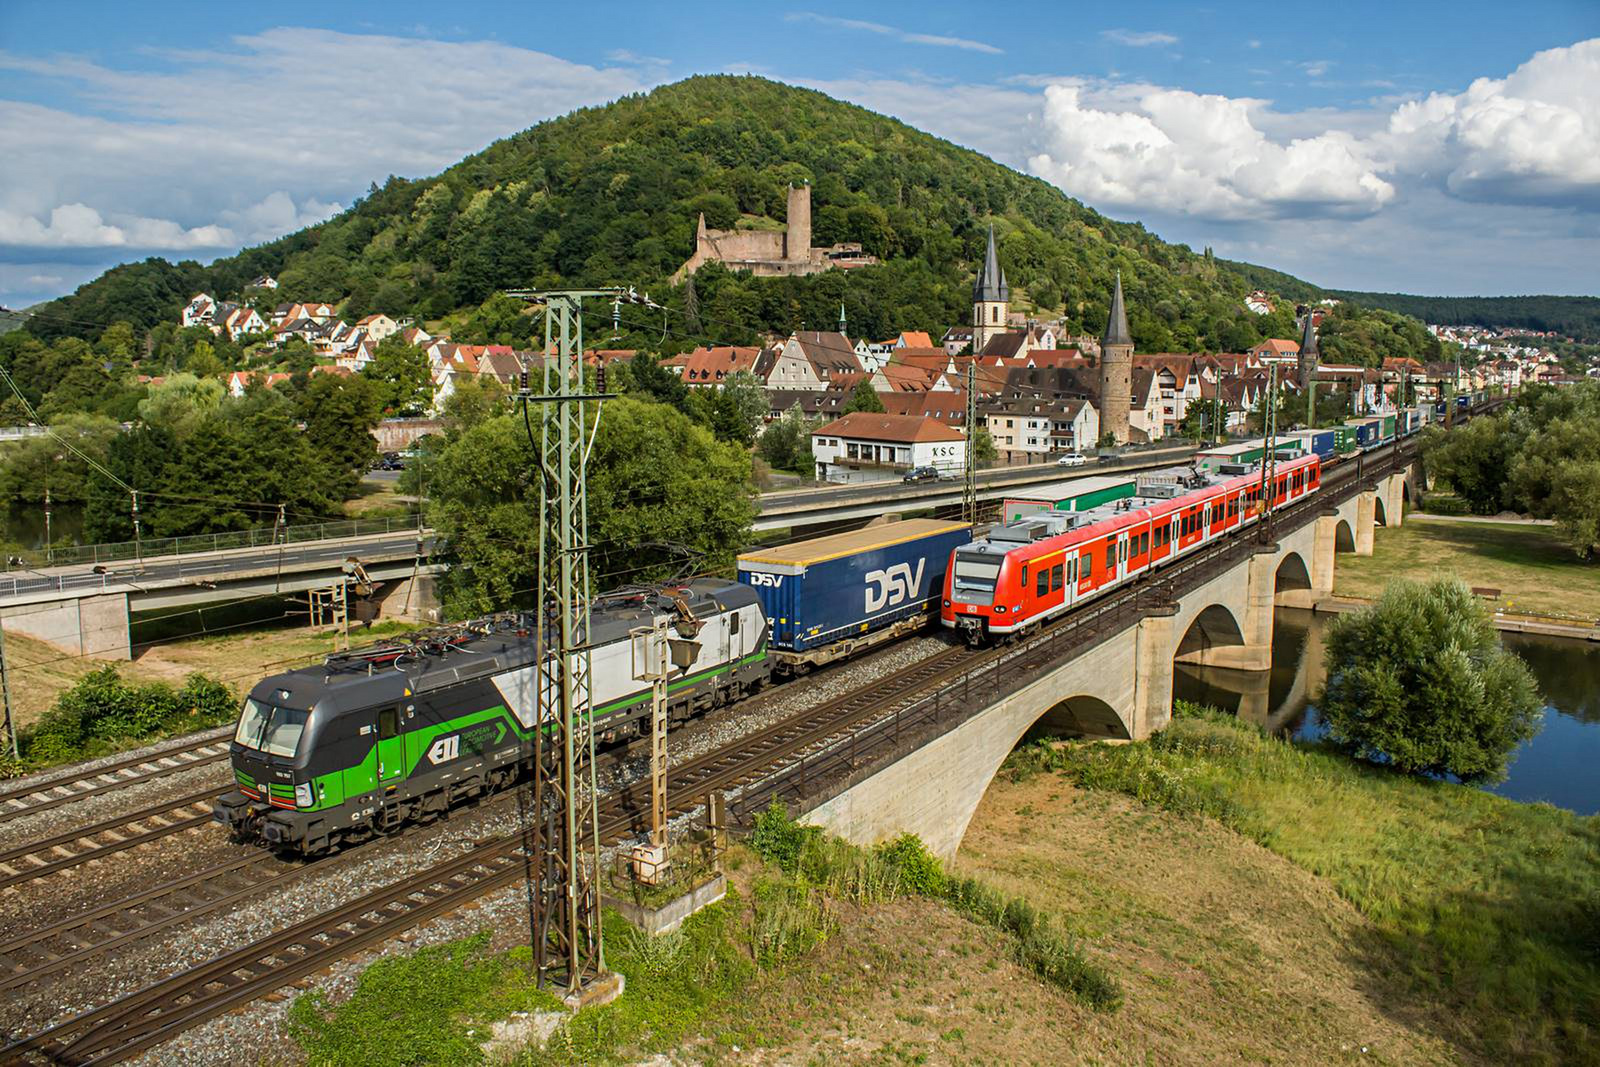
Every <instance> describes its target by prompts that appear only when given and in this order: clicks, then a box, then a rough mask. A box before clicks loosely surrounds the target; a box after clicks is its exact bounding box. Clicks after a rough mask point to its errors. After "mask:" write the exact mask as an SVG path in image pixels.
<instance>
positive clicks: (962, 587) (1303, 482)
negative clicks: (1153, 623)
mask: <svg viewBox="0 0 1600 1067" xmlns="http://www.w3.org/2000/svg"><path fill="white" fill-rule="evenodd" d="M1273 470H1274V472H1273V487H1272V492H1271V499H1270V501H1269V502H1268V503H1267V504H1266V505H1265V506H1264V505H1263V504H1262V500H1261V497H1262V474H1261V469H1260V467H1254V468H1252V469H1251V470H1250V471H1249V472H1243V471H1236V472H1234V473H1219V474H1215V475H1213V474H1205V473H1201V472H1199V471H1198V470H1196V469H1194V468H1189V467H1176V468H1170V469H1167V470H1162V471H1157V472H1153V473H1152V474H1150V475H1145V476H1143V477H1140V478H1139V479H1138V481H1137V490H1136V495H1135V496H1133V497H1131V498H1125V499H1122V500H1116V501H1112V502H1110V503H1107V504H1103V505H1101V506H1099V507H1096V508H1091V509H1089V510H1087V511H1081V512H1046V513H1043V514H1040V515H1035V516H1029V517H1027V518H1025V519H1022V520H1021V521H1018V522H1012V523H1008V524H1007V525H1005V526H1000V527H996V528H995V529H993V530H991V531H990V532H989V534H988V536H987V537H985V538H982V539H980V540H976V541H973V542H972V543H971V544H968V545H962V546H961V547H959V548H957V549H956V550H955V551H954V552H952V553H951V557H950V566H949V568H948V569H947V570H946V571H945V578H944V598H943V601H942V605H941V607H940V613H939V618H940V621H941V622H942V623H943V624H944V625H945V626H949V627H953V628H955V629H958V630H960V631H962V633H963V635H964V636H965V637H966V639H967V641H968V643H970V644H973V645H978V644H982V643H983V642H984V641H985V640H986V639H987V638H989V637H990V636H991V635H993V636H1005V635H1010V634H1015V633H1018V632H1020V631H1022V630H1025V629H1027V628H1029V627H1032V626H1035V625H1037V624H1039V623H1041V622H1043V621H1045V620H1046V619H1050V618H1053V617H1055V616H1056V615H1059V614H1061V613H1062V612H1064V611H1067V610H1068V609H1069V608H1071V607H1072V606H1073V605H1075V604H1080V603H1082V602H1083V601H1085V600H1088V599H1090V598H1091V597H1095V596H1099V595H1100V594H1102V593H1104V592H1106V591H1107V590H1110V589H1114V588H1116V587H1118V586H1120V585H1123V584H1124V583H1126V582H1128V581H1131V580H1133V579H1134V578H1136V577H1138V576H1139V575H1141V574H1143V573H1145V572H1146V571H1147V570H1149V569H1150V568H1152V567H1161V566H1164V565H1166V564H1167V563H1169V562H1171V561H1172V560H1174V559H1177V558H1179V557H1181V556H1185V555H1188V554H1189V553H1191V552H1193V551H1195V550H1196V549H1197V548H1199V547H1200V546H1202V545H1205V544H1208V543H1210V542H1212V541H1215V540H1216V539H1217V538H1219V537H1225V536H1227V535H1228V534H1229V533H1231V532H1233V531H1235V530H1238V529H1241V528H1242V527H1244V526H1247V525H1249V524H1251V523H1254V522H1256V521H1257V520H1258V519H1259V518H1260V517H1261V515H1262V514H1263V513H1264V512H1265V511H1266V510H1268V509H1270V508H1278V507H1282V506H1283V505H1284V504H1285V503H1287V502H1289V501H1291V500H1298V499H1299V498H1301V497H1303V496H1305V495H1306V494H1307V493H1314V492H1316V490H1317V488H1318V486H1320V485H1321V484H1322V463H1321V459H1320V458H1319V457H1318V456H1316V455H1300V456H1296V457H1294V458H1284V459H1279V460H1278V461H1277V463H1276V464H1275V466H1274V469H1273Z"/></svg>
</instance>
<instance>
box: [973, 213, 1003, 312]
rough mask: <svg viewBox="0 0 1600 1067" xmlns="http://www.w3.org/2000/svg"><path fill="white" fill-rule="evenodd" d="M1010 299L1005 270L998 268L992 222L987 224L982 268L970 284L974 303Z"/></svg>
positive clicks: (998, 262) (1001, 301) (999, 301)
mask: <svg viewBox="0 0 1600 1067" xmlns="http://www.w3.org/2000/svg"><path fill="white" fill-rule="evenodd" d="M1010 299H1011V287H1010V286H1008V285H1006V272H1005V271H1003V270H1001V269H1000V256H999V254H998V253H996V252H995V249H994V223H992V222H991V223H990V224H989V249H988V251H986V252H985V253H984V255H983V269H982V270H980V271H979V272H978V280H977V281H976V282H975V283H973V286H972V302H973V303H974V304H988V303H1002V304H1003V303H1006V302H1008V301H1009V300H1010Z"/></svg>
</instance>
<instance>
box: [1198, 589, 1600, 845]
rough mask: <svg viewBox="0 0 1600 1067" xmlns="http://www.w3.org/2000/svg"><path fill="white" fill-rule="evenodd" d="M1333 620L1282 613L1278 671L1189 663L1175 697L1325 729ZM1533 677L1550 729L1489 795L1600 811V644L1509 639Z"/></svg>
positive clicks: (1278, 723)
mask: <svg viewBox="0 0 1600 1067" xmlns="http://www.w3.org/2000/svg"><path fill="white" fill-rule="evenodd" d="M1331 618H1332V616H1329V615H1317V614H1313V613H1311V612H1309V611H1297V610H1292V609H1288V608H1279V609H1278V615H1277V620H1276V625H1275V627H1274V635H1273V641H1272V669H1271V670H1270V671H1264V672H1263V671H1232V670H1221V669H1218V668H1214V667H1190V666H1187V665H1182V664H1180V665H1179V666H1178V668H1177V670H1176V673H1175V676H1174V678H1173V695H1174V696H1176V697H1178V698H1180V699H1183V700H1192V701H1194V702H1196V703H1199V704H1212V705H1215V706H1216V707H1219V708H1222V709H1223V710H1225V711H1231V712H1235V713H1237V714H1238V715H1240V716H1241V717H1242V718H1245V719H1248V720H1250V721H1252V722H1255V723H1257V724H1259V725H1261V726H1265V727H1267V728H1268V729H1271V730H1273V731H1274V732H1276V733H1279V734H1282V735H1284V736H1289V737H1293V738H1295V739H1297V740H1314V739H1316V738H1317V737H1320V736H1321V735H1322V734H1323V733H1324V732H1325V730H1326V727H1325V726H1324V725H1323V722H1322V719H1321V717H1320V716H1319V715H1318V714H1317V708H1316V704H1315V703H1314V699H1313V698H1314V697H1315V695H1316V692H1317V690H1319V689H1320V688H1321V687H1322V682H1323V678H1324V677H1325V673H1324V668H1323V635H1324V632H1325V630H1326V628H1327V626H1328V623H1329V621H1330V620H1331ZM1501 637H1502V639H1503V640H1504V641H1505V644H1506V647H1507V648H1509V649H1511V650H1512V651H1514V652H1516V653H1517V654H1518V655H1519V656H1521V657H1522V658H1523V659H1524V660H1525V661H1526V662H1527V664H1528V667H1529V668H1530V669H1531V670H1532V671H1533V676H1534V678H1535V679H1537V680H1538V683H1539V689H1540V692H1542V693H1543V694H1544V699H1545V701H1546V703H1545V709H1544V726H1543V728H1542V729H1541V730H1540V731H1539V734H1538V735H1537V736H1536V737H1534V738H1533V739H1532V740H1531V741H1528V742H1527V743H1526V744H1524V745H1523V746H1522V747H1521V748H1520V749H1518V750H1517V753H1516V756H1515V758H1514V759H1513V760H1512V762H1511V766H1510V769H1509V773H1508V775H1507V777H1506V780H1505V781H1503V782H1500V783H1497V784H1495V785H1492V786H1488V787H1487V788H1488V789H1489V790H1490V791H1491V792H1494V793H1498V794H1500V795H1501V796H1505V797H1510V798H1511V799H1513V800H1526V801H1537V800H1542V801H1547V802H1549V803H1551V804H1554V805H1556V806H1557V807H1562V808H1566V809H1568V810H1570V811H1575V812H1577V813H1578V814H1580V815H1594V814H1600V774H1596V773H1595V768H1596V767H1600V645H1597V644H1592V643H1588V642H1583V641H1571V640H1565V639H1562V638H1555V637H1535V636H1531V635H1527V634H1510V633H1508V634H1502V635H1501Z"/></svg>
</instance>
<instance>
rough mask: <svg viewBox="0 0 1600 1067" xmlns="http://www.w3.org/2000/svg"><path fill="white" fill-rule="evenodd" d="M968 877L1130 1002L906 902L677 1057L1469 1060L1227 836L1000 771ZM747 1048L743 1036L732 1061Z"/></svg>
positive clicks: (964, 860)
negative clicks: (1021, 900)
mask: <svg viewBox="0 0 1600 1067" xmlns="http://www.w3.org/2000/svg"><path fill="white" fill-rule="evenodd" d="M956 866H957V868H958V869H959V870H961V871H963V872H965V873H968V874H974V875H978V876H980V877H982V878H983V879H984V880H986V881H988V882H990V883H991V884H994V885H996V886H998V887H1001V888H1003V889H1005V890H1006V891H1008V892H1010V893H1015V894H1018V895H1021V896H1023V897H1026V898H1027V899H1029V900H1030V901H1032V902H1033V903H1034V904H1036V905H1038V906H1040V907H1041V908H1045V909H1047V910H1049V911H1051V912H1053V913H1055V914H1056V915H1058V916H1061V917H1064V918H1065V919H1066V920H1067V921H1068V922H1069V923H1070V924H1071V926H1072V928H1073V929H1075V930H1076V931H1078V933H1079V935H1080V936H1081V938H1082V944H1083V945H1084V946H1085V947H1086V948H1087V949H1088V951H1089V954H1090V955H1091V956H1092V957H1093V958H1094V959H1096V960H1097V961H1098V962H1100V963H1102V964H1104V965H1105V966H1106V967H1107V968H1108V969H1109V970H1110V971H1111V973H1112V974H1114V975H1115V976H1116V978H1117V979H1118V981H1120V982H1121V983H1122V987H1123V991H1124V994H1125V1002H1124V1004H1123V1006H1122V1007H1121V1009H1120V1010H1119V1011H1117V1012H1116V1013H1114V1014H1097V1013H1096V1012H1094V1011H1091V1010H1090V1009H1088V1008H1086V1007H1083V1006H1082V1005H1080V1004H1078V1003H1077V1002H1076V1001H1075V1000H1073V999H1072V998H1071V997H1070V996H1068V995H1067V994H1065V993H1062V992H1059V991H1057V990H1055V989H1053V988H1051V987H1049V986H1046V985H1045V984H1044V983H1042V982H1041V981H1040V980H1039V979H1037V978H1036V977H1034V976H1033V975H1032V974H1031V973H1029V972H1026V971H1024V970H1023V969H1021V968H1020V967H1018V966H1017V965H1016V964H1015V963H1013V962H1012V960H1011V959H1010V957H1009V956H1008V954H1007V947H1006V940H1005V939H1004V938H1003V937H1002V936H1001V935H1000V934H998V933H997V932H995V931H994V930H991V929H989V928H987V927H982V926H979V925H977V924H975V923H973V922H970V921H968V920H966V919H964V918H961V917H960V916H958V915H956V914H954V913H953V912H951V911H950V910H949V909H947V908H944V907H942V906H939V905H933V904H928V903H924V902H919V901H902V902H898V903H896V904H893V905H890V906H886V907H881V908H877V909H873V910H871V911H868V912H865V913H861V914H858V915H857V916H856V917H854V918H853V919H851V920H850V921H848V922H847V923H846V924H845V925H844V927H843V928H841V930H840V931H839V932H838V933H837V934H836V935H835V936H834V937H833V938H832V939H831V940H830V941H829V943H828V944H826V945H825V946H823V948H822V949H821V950H820V952H819V953H818V955H817V957H816V965H815V967H812V968H805V969H803V970H802V972H801V973H800V974H797V975H794V976H791V977H789V978H787V979H785V980H783V981H781V982H775V983H774V984H773V985H772V987H771V988H763V989H759V990H756V991H754V992H753V995H752V997H751V998H750V1001H749V1002H748V1003H746V1004H743V1005H741V1006H740V1008H739V1011H738V1014H737V1016H736V1017H731V1018H729V1019H726V1020H723V1022H722V1025H721V1027H717V1026H713V1027H709V1028H702V1030H701V1033H702V1034H705V1035H707V1036H706V1037H704V1038H703V1039H701V1040H700V1041H697V1042H693V1043H690V1044H688V1045H686V1046H685V1047H683V1048H682V1049H680V1054H679V1059H680V1060H682V1061H685V1062H695V1061H708V1062H726V1063H733V1062H755V1063H774V1064H776V1063H783V1064H790V1063H794V1064H802V1063H803V1064H835V1063H899V1062H906V1063H1000V1062H1004V1063H1024V1064H1026V1063H1036V1064H1068V1063H1099V1064H1106V1063H1115V1064H1120V1063H1155V1064H1217V1063H1280V1064H1281V1063H1291V1064H1300V1063H1304V1064H1327V1063H1404V1064H1416V1063H1438V1062H1461V1061H1462V1060H1463V1056H1462V1055H1461V1053H1460V1052H1459V1051H1458V1050H1457V1049H1455V1048H1453V1047H1451V1046H1449V1045H1448V1044H1446V1043H1445V1042H1444V1041H1442V1040H1441V1039H1440V1038H1438V1037H1435V1036H1434V1033H1433V1027H1432V1025H1431V1023H1432V1022H1434V1021H1435V1020H1432V1019H1430V1016H1429V1013H1428V1011H1427V1010H1426V1009H1422V1010H1417V1009H1415V1008H1414V1006H1413V1005H1414V1001H1415V998H1414V997H1413V996H1411V995H1410V994H1408V993H1407V991H1406V989H1405V987H1404V986H1403V985H1402V984H1401V982H1402V979H1401V978H1400V977H1399V972H1398V969H1397V968H1395V967H1394V966H1393V965H1392V961H1391V960H1390V958H1389V957H1388V955H1387V952H1386V950H1384V949H1382V948H1381V947H1375V946H1376V944H1377V943H1376V938H1375V936H1374V933H1373V931H1372V930H1371V928H1370V926H1369V924H1367V923H1366V922H1365V920H1363V919H1362V918H1361V916H1360V915H1358V914H1357V913H1356V911H1355V910H1354V909H1353V908H1352V907H1351V906H1349V905H1348V904H1347V903H1345V902H1344V901H1343V900H1342V899H1340V898H1339V897H1338V896H1337V895H1336V894H1335V893H1334V891H1333V890H1332V889H1331V888H1330V887H1329V885H1328V884H1327V883H1325V882H1323V881H1321V880H1319V879H1318V878H1316V877H1315V876H1314V875H1312V874H1309V873H1308V872H1306V871H1304V870H1301V869H1299V868H1297V867H1294V866H1293V865H1291V864H1290V863H1289V862H1288V861H1286V860H1284V859H1282V858H1280V857H1278V856H1275V855H1273V854H1272V853H1270V852H1268V851H1266V850H1265V849H1262V848H1260V847H1259V846H1257V845H1255V844H1253V843H1251V842H1249V841H1247V840H1246V839H1244V838H1242V837H1240V836H1238V835H1237V834H1234V833H1232V832H1230V831H1228V830H1226V829H1223V828H1222V827H1220V826H1218V825H1217V824H1215V823H1212V822H1205V821H1200V820H1193V819H1187V818H1183V817H1180V816H1175V815H1171V814H1168V813H1165V812H1159V811H1153V810H1149V809H1146V808H1144V807H1143V806H1141V805H1139V804H1138V803H1137V802H1134V801H1132V800H1129V799H1127V798H1123V797H1121V796H1116V795H1110V794H1100V793H1089V792H1082V791H1079V790H1077V789H1076V788H1075V787H1074V786H1072V785H1071V784H1070V783H1068V782H1067V781H1066V780H1065V779H1063V778H1060V777H1058V776H1055V775H1041V776H1038V777H1036V778H1034V779H1032V780H1031V781H1028V782H1024V783H1013V782H1009V781H1006V780H1004V779H1001V780H997V781H996V782H995V784H994V785H993V786H991V787H990V790H989V793H988V795H987V797H986V798H985V799H984V802H983V804H982V805H981V806H980V808H979V810H978V813H977V815H976V817H975V818H974V820H973V823H972V826H971V827H970V828H969V829H968V831H967V836H966V841H965V844H964V847H963V849H962V852H961V854H960V856H959V857H958V862H957V864H956ZM741 1024H742V1026H743V1029H742V1031H741V1030H740V1026H741ZM711 1035H715V1036H714V1037H713V1036H711ZM734 1035H738V1036H734ZM741 1037H742V1039H744V1040H746V1041H748V1042H750V1043H749V1044H745V1045H742V1046H741V1047H740V1049H739V1050H738V1051H737V1052H736V1051H734V1045H735V1044H737V1043H738V1042H739V1041H740V1040H741Z"/></svg>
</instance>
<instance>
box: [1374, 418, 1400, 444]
mask: <svg viewBox="0 0 1600 1067" xmlns="http://www.w3.org/2000/svg"><path fill="white" fill-rule="evenodd" d="M1378 419H1379V421H1380V424H1381V428H1380V429H1379V431H1378V440H1379V441H1381V442H1383V443H1384V444H1387V443H1388V442H1390V441H1393V440H1394V438H1395V433H1396V430H1397V427H1398V426H1399V420H1398V419H1396V418H1395V417H1394V416H1393V415H1379V416H1378Z"/></svg>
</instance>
